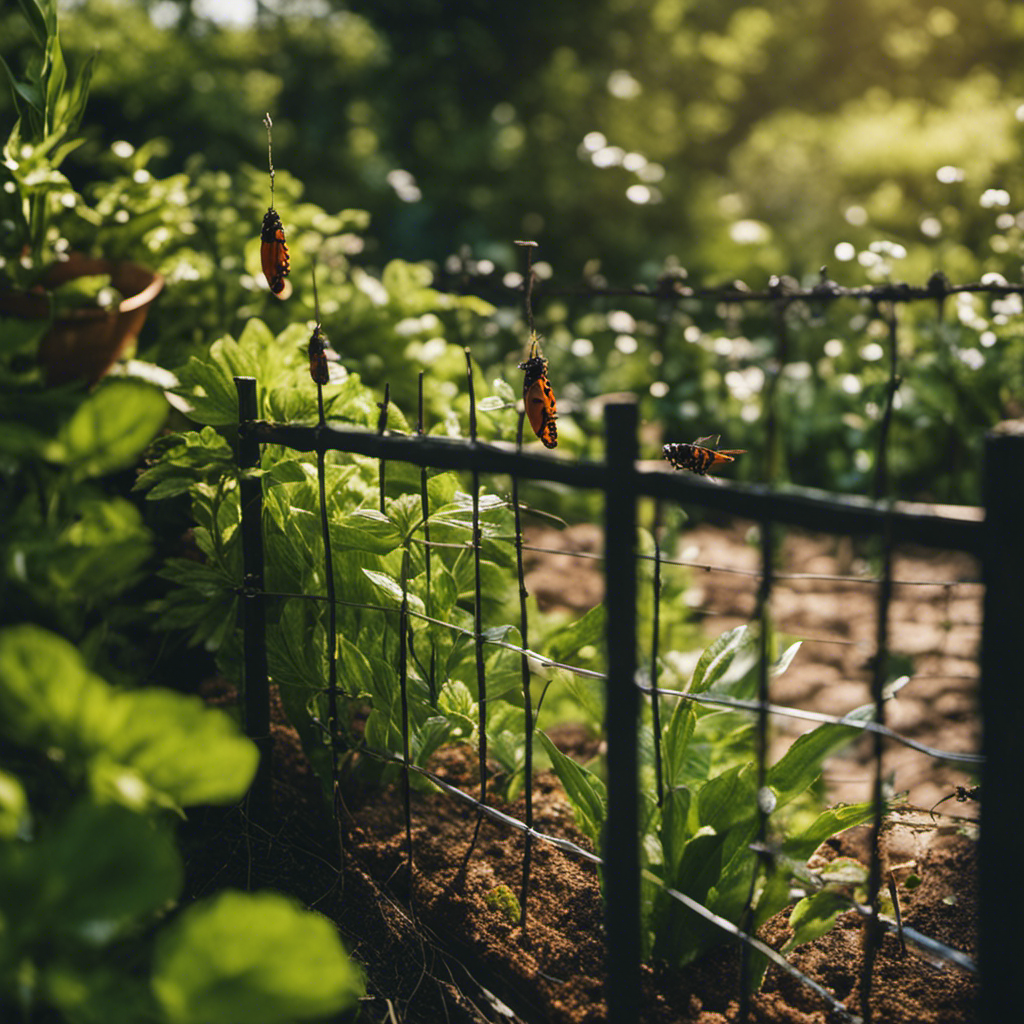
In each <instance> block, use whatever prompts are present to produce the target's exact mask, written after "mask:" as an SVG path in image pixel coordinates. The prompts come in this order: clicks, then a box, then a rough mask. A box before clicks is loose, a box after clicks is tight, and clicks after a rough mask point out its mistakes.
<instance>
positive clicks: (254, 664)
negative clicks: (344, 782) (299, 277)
mask: <svg viewBox="0 0 1024 1024" xmlns="http://www.w3.org/2000/svg"><path fill="white" fill-rule="evenodd" d="M235 390H236V391H237V393H238V420H239V431H238V468H239V470H240V471H243V472H241V480H240V483H239V494H240V501H241V520H242V521H241V527H240V529H241V534H242V562H243V577H244V578H243V584H244V586H243V592H242V600H241V602H240V606H241V607H240V612H241V620H242V637H243V639H242V645H243V646H242V653H243V659H244V660H243V669H244V675H243V683H244V691H243V693H244V714H245V731H246V734H247V735H248V736H249V737H250V738H251V739H252V740H253V742H254V743H255V744H256V746H257V748H258V749H259V752H260V759H259V766H258V768H257V771H256V778H255V779H254V780H253V784H252V787H251V789H250V791H249V794H248V796H247V798H246V810H247V812H248V815H249V817H250V819H251V820H253V821H254V822H256V823H258V824H264V825H265V824H268V823H269V820H270V815H271V812H272V777H273V771H272V768H273V766H272V762H271V757H272V754H273V745H272V742H271V737H270V679H269V675H268V671H267V643H266V617H265V616H266V611H265V607H264V603H263V600H264V599H263V589H264V561H263V526H262V520H263V487H262V484H261V482H260V479H259V477H258V476H253V475H251V474H247V473H245V472H244V470H247V469H256V468H258V467H259V465H260V446H259V442H258V441H256V440H255V439H253V438H252V437H250V436H249V435H248V434H247V432H246V430H245V426H244V425H245V424H246V423H247V422H249V421H251V420H254V419H256V418H257V416H258V405H257V395H256V378H255V377H235Z"/></svg>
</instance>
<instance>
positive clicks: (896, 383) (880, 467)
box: [874, 304, 901, 501]
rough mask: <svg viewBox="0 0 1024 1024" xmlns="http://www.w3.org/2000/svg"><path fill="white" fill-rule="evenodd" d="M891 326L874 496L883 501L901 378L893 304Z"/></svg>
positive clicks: (886, 492) (890, 318)
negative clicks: (890, 437) (894, 410)
mask: <svg viewBox="0 0 1024 1024" xmlns="http://www.w3.org/2000/svg"><path fill="white" fill-rule="evenodd" d="M886 323H887V325H888V328H889V380H888V382H887V383H886V388H885V405H884V407H883V409H882V422H881V424H880V425H879V428H878V448H877V451H876V455H875V480H874V498H875V500H876V501H881V500H882V499H883V498H884V497H885V496H886V495H887V494H888V493H889V433H890V431H891V429H892V414H893V409H894V408H895V404H896V392H897V391H899V387H900V383H901V378H900V372H899V350H898V345H897V318H896V306H895V304H893V306H892V309H891V311H890V313H889V316H888V317H886Z"/></svg>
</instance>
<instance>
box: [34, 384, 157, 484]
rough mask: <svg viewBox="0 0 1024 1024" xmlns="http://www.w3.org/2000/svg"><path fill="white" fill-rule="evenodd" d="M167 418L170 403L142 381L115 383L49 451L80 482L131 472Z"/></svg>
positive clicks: (86, 405)
mask: <svg viewBox="0 0 1024 1024" xmlns="http://www.w3.org/2000/svg"><path fill="white" fill-rule="evenodd" d="M166 418H167V400H166V399H165V398H164V396H163V395H162V394H161V393H160V392H159V391H157V390H156V389H155V388H152V387H150V386H149V385H148V384H143V383H142V382H141V381H135V380H127V379H125V380H111V381H109V382H108V383H106V384H104V385H103V386H102V387H100V388H99V389H97V390H96V391H95V392H94V393H93V394H91V395H89V397H88V398H86V399H85V401H84V402H82V404H81V405H80V406H79V407H78V409H77V410H76V411H75V413H74V414H73V415H72V416H71V418H70V419H69V420H68V421H67V423H66V424H64V426H63V427H62V428H61V430H60V431H59V432H58V434H57V437H56V439H55V440H54V442H53V444H51V445H50V446H48V448H47V458H49V459H50V460H51V461H53V462H59V463H62V464H64V465H66V466H68V467H69V468H70V469H71V470H72V471H73V473H74V474H75V475H76V476H77V477H78V478H80V479H81V478H85V477H89V476H101V475H103V474H104V473H112V472H114V471H115V470H119V469H124V468H126V467H127V466H130V465H131V464H132V463H133V462H134V461H135V460H136V459H137V458H138V457H139V455H140V454H141V453H142V451H143V449H144V448H145V447H146V445H148V444H149V443H150V441H152V440H153V438H154V437H155V436H156V433H157V431H158V430H159V429H160V428H161V427H162V426H163V423H164V420H165V419H166Z"/></svg>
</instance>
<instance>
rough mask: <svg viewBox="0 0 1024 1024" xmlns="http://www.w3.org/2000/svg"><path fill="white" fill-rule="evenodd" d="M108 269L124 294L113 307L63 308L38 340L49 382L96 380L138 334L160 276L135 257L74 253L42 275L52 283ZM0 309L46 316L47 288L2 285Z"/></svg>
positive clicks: (45, 282) (3, 312)
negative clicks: (127, 259)
mask: <svg viewBox="0 0 1024 1024" xmlns="http://www.w3.org/2000/svg"><path fill="white" fill-rule="evenodd" d="M94 274H109V275H110V281H111V284H112V285H113V286H114V287H115V288H116V289H117V290H118V291H119V292H120V293H121V295H123V296H124V298H123V299H122V300H121V302H120V304H119V305H118V306H117V307H116V308H114V309H99V308H83V309H74V310H70V311H68V312H67V313H62V314H61V315H60V316H58V317H57V318H56V319H54V321H53V324H52V326H51V327H50V329H49V330H48V331H47V332H46V334H45V335H44V336H43V339H42V341H41V342H40V343H39V362H40V363H41V364H42V366H43V372H44V373H45V375H46V382H47V384H63V383H66V382H68V381H72V380H84V381H85V382H86V383H87V384H90V385H91V384H95V383H96V381H98V380H99V379H100V378H101V377H102V376H103V375H104V374H105V373H106V372H107V371H108V370H109V369H110V367H111V366H113V365H114V363H115V362H116V361H117V359H118V357H119V356H120V355H121V354H122V353H123V352H124V350H125V348H126V347H127V346H128V344H129V342H130V341H131V340H132V339H133V338H136V337H138V334H139V331H141V330H142V325H143V324H144V323H145V321H146V314H147V313H148V312H149V307H150V305H151V303H152V302H153V300H154V299H155V298H156V297H157V295H158V294H159V293H160V290H161V289H162V288H163V286H164V279H163V278H162V277H161V276H160V275H159V274H156V273H154V272H153V271H152V270H147V269H146V268H145V267H140V266H139V265H138V264H135V263H127V262H115V261H113V260H105V259H95V258H93V257H90V256H83V255H81V254H78V253H75V254H72V255H71V257H70V258H69V259H68V260H67V261H66V262H64V263H58V264H56V265H55V266H53V267H51V268H50V270H49V271H48V272H47V274H46V276H45V278H44V279H43V285H44V286H45V287H47V288H55V287H57V286H58V285H61V284H64V283H65V282H66V281H70V280H73V279H74V278H76V277H86V276H90V275H94ZM0 315H2V316H14V317H19V318H21V319H26V320H48V319H49V317H50V304H49V299H48V298H47V296H46V294H45V293H44V292H43V291H42V290H40V291H38V292H36V291H32V292H13V291H8V292H2V291H0Z"/></svg>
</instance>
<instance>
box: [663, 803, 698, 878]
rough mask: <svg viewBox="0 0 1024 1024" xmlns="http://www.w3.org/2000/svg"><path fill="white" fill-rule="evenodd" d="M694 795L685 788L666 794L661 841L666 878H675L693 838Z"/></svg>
mask: <svg viewBox="0 0 1024 1024" xmlns="http://www.w3.org/2000/svg"><path fill="white" fill-rule="evenodd" d="M691 803H692V794H691V793H690V791H689V790H688V789H686V788H685V787H680V788H678V789H670V790H668V792H666V794H665V800H664V803H663V804H662V807H661V828H660V830H659V838H660V840H661V849H662V863H663V864H664V865H665V876H666V877H667V878H675V877H676V874H677V872H678V870H679V864H680V862H681V860H682V857H683V851H684V850H685V849H686V843H687V841H688V840H689V839H690V837H691V832H690V805H691Z"/></svg>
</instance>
